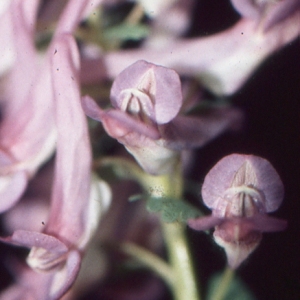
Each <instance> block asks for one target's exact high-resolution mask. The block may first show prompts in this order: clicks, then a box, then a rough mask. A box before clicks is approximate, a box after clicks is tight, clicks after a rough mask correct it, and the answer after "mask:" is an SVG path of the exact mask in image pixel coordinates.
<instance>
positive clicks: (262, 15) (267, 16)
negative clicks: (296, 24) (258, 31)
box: [231, 0, 300, 30]
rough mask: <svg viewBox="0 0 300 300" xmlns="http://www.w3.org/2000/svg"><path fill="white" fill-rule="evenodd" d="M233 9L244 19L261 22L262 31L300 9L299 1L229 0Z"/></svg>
mask: <svg viewBox="0 0 300 300" xmlns="http://www.w3.org/2000/svg"><path fill="white" fill-rule="evenodd" d="M231 2H232V4H233V6H234V7H235V9H236V10H237V11H238V12H239V13H240V14H241V15H242V16H244V17H247V18H252V19H256V20H257V21H258V22H259V21H260V19H261V20H263V28H264V30H268V29H270V28H271V27H272V26H274V25H276V24H278V23H280V22H281V21H283V20H284V19H286V18H288V17H289V16H290V15H292V14H293V13H294V12H295V11H297V10H298V9H299V8H300V2H299V0H282V1H273V0H268V1H252V0H231Z"/></svg>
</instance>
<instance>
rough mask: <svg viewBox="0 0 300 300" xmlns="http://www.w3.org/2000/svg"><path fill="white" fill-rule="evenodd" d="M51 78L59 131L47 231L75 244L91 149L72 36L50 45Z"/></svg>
mask: <svg viewBox="0 0 300 300" xmlns="http://www.w3.org/2000/svg"><path fill="white" fill-rule="evenodd" d="M52 50H53V52H52V66H51V68H52V76H53V89H54V97H55V106H56V124H57V128H58V132H59V135H58V141H57V154H56V164H55V179H54V187H53V193H52V200H51V212H50V218H49V221H48V224H47V228H46V232H55V233H56V234H57V235H58V236H60V237H61V238H62V239H63V240H67V241H68V242H69V243H70V244H77V242H78V240H80V238H81V236H82V235H83V234H84V232H85V229H86V223H85V221H86V220H85V214H86V210H87V209H88V202H89V193H90V172H91V149H90V144H89V137H88V128H87V122H86V118H85V115H84V113H83V111H82V108H81V104H80V92H79V85H78V68H79V53H78V49H77V45H76V42H75V40H74V38H73V37H72V36H71V35H68V34H63V35H61V36H57V37H56V38H55V40H54V42H53V44H52Z"/></svg>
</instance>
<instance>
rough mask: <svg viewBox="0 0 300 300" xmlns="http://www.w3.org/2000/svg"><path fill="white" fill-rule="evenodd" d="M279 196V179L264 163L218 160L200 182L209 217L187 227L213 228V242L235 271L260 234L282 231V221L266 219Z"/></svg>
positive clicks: (248, 159)
mask: <svg viewBox="0 0 300 300" xmlns="http://www.w3.org/2000/svg"><path fill="white" fill-rule="evenodd" d="M283 195H284V188H283V184H282V182H281V180H280V177H279V175H278V174H277V172H276V171H275V169H274V168H273V167H272V166H271V164H270V163H269V162H268V161H267V160H265V159H263V158H261V157H258V156H254V155H241V154H232V155H229V156H226V157H224V158H223V159H221V160H220V161H219V162H218V163H217V164H216V165H215V166H214V167H213V168H212V169H211V170H210V171H209V172H208V174H207V175H206V177H205V179H204V183H203V186H202V197H203V201H204V203H205V205H206V206H207V207H209V208H210V209H212V215H211V216H208V217H203V218H199V219H191V220H189V221H188V225H189V226H190V227H191V228H193V229H196V230H207V229H209V228H211V227H214V226H215V231H214V239H215V241H216V243H217V244H219V245H220V246H221V247H223V248H224V249H225V252H226V255H227V260H228V264H229V266H230V267H231V268H234V269H235V268H237V267H238V266H239V265H240V264H241V263H242V262H243V261H244V260H245V259H246V258H247V257H248V255H249V254H250V253H251V252H252V251H253V250H254V249H255V248H256V247H257V246H258V244H259V242H260V240H261V238H262V232H273V231H281V230H284V229H285V228H286V226H287V222H286V221H284V220H279V219H275V218H273V217H269V216H267V213H269V212H273V211H275V210H277V209H278V207H279V206H280V204H281V202H282V200H283Z"/></svg>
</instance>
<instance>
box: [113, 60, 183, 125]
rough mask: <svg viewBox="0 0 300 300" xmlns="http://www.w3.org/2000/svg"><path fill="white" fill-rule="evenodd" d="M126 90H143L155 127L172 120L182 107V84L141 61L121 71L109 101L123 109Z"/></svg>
mask: <svg viewBox="0 0 300 300" xmlns="http://www.w3.org/2000/svg"><path fill="white" fill-rule="evenodd" d="M127 89H138V90H141V91H145V93H147V94H148V95H149V96H150V98H151V100H152V101H153V105H154V112H150V113H149V114H150V116H151V115H152V114H153V115H154V116H155V119H154V120H153V121H154V122H156V123H157V124H164V123H168V122H169V121H171V120H172V119H173V118H174V117H175V116H176V115H177V114H178V112H179V110H180V108H181V105H182V93H181V83H180V79H179V76H178V74H177V73H176V72H175V71H173V70H171V69H168V68H165V67H162V66H158V65H154V64H151V63H149V62H146V61H143V60H140V61H137V62H136V63H134V64H132V65H131V66H129V67H127V68H126V69H125V70H124V71H122V72H121V73H120V74H119V75H118V76H117V77H116V79H115V81H114V83H113V85H112V89H111V102H112V104H113V105H114V106H115V107H117V108H121V107H122V101H123V98H122V92H124V90H127Z"/></svg>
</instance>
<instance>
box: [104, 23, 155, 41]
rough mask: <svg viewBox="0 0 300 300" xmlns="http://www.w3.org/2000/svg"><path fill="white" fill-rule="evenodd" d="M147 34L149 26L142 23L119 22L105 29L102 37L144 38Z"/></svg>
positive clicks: (108, 38) (116, 38)
mask: <svg viewBox="0 0 300 300" xmlns="http://www.w3.org/2000/svg"><path fill="white" fill-rule="evenodd" d="M148 34H149V28H148V27H147V26H146V25H144V24H126V23H123V24H120V25H116V26H113V27H110V28H108V29H106V30H105V32H104V37H105V38H106V39H107V40H120V41H126V40H135V41H138V40H140V39H142V38H145V37H146V36H147V35H148Z"/></svg>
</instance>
